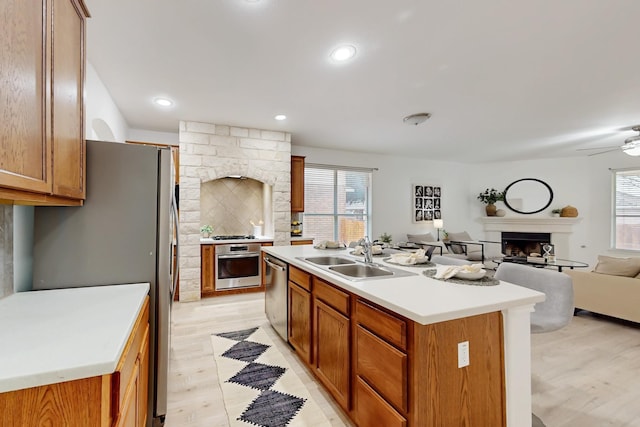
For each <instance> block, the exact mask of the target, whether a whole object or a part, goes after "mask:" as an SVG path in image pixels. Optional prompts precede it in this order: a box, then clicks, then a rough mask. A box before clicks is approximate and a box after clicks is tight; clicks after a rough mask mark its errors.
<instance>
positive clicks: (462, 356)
mask: <svg viewBox="0 0 640 427" xmlns="http://www.w3.org/2000/svg"><path fill="white" fill-rule="evenodd" d="M465 366H469V341H464V342H459V343H458V368H464V367H465Z"/></svg>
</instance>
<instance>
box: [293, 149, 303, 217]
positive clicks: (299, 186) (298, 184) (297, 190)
mask: <svg viewBox="0 0 640 427" xmlns="http://www.w3.org/2000/svg"><path fill="white" fill-rule="evenodd" d="M291 212H304V157H302V156H291Z"/></svg>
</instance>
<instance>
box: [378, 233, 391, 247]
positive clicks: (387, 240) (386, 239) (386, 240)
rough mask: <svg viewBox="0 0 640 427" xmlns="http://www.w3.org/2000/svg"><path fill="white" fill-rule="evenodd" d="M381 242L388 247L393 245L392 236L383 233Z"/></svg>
mask: <svg viewBox="0 0 640 427" xmlns="http://www.w3.org/2000/svg"><path fill="white" fill-rule="evenodd" d="M379 240H380V241H381V242H382V243H386V244H387V245H391V234H387V233H382V234H381V235H380V238H379Z"/></svg>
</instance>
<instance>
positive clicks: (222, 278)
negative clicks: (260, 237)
mask: <svg viewBox="0 0 640 427" xmlns="http://www.w3.org/2000/svg"><path fill="white" fill-rule="evenodd" d="M215 259H216V261H215V262H216V274H215V287H216V290H217V291H218V290H224V289H236V288H251V287H257V286H260V265H261V264H262V263H261V262H260V243H231V244H226V245H216V258H215Z"/></svg>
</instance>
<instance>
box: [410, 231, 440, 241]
mask: <svg viewBox="0 0 640 427" xmlns="http://www.w3.org/2000/svg"><path fill="white" fill-rule="evenodd" d="M435 241H436V239H435V238H434V237H433V235H432V234H431V233H427V234H407V242H411V243H420V242H435Z"/></svg>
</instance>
